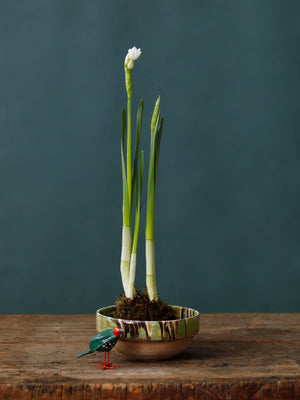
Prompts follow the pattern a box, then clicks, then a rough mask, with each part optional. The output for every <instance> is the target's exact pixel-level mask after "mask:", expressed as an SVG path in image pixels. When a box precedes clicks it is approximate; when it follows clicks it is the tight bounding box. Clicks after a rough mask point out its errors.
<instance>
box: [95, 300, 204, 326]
mask: <svg viewBox="0 0 300 400" xmlns="http://www.w3.org/2000/svg"><path fill="white" fill-rule="evenodd" d="M115 307H116V305H115V304H114V305H111V306H105V307H101V308H99V309H98V310H97V311H96V316H97V317H104V318H109V319H112V320H117V321H122V322H123V323H127V324H132V323H136V322H144V323H148V324H151V323H152V324H154V323H162V322H166V323H171V322H176V321H189V320H192V319H195V318H199V317H200V313H199V311H198V310H195V309H194V308H191V307H185V306H177V305H175V304H173V305H172V306H171V307H177V308H185V309H187V310H191V311H194V312H195V313H196V314H195V315H193V316H192V317H186V318H177V319H168V320H156V321H140V320H135V319H122V318H114V317H110V316H108V315H104V314H102V313H101V311H103V310H105V309H107V308H115Z"/></svg>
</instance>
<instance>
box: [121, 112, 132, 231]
mask: <svg viewBox="0 0 300 400" xmlns="http://www.w3.org/2000/svg"><path fill="white" fill-rule="evenodd" d="M125 132H126V111H125V108H123V109H122V122H121V163H122V182H123V223H124V224H125V225H127V226H130V225H131V221H130V209H129V198H128V188H127V178H126V167H125V157H124V147H125Z"/></svg>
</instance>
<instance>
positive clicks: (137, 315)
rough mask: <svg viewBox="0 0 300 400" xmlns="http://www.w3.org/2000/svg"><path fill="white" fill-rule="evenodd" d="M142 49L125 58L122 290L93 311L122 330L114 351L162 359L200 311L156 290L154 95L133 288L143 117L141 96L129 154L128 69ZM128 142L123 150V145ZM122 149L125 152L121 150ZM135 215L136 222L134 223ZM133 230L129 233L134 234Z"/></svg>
mask: <svg viewBox="0 0 300 400" xmlns="http://www.w3.org/2000/svg"><path fill="white" fill-rule="evenodd" d="M140 55H141V50H140V49H137V48H136V47H133V48H132V49H129V50H128V54H127V55H126V58H125V63H124V69H125V87H126V93H127V110H125V108H124V109H123V110H122V119H121V165H122V181H123V229H122V251H121V264H120V270H121V277H122V284H123V288H124V295H122V296H120V298H119V299H118V301H117V303H116V305H114V306H109V307H105V308H101V309H100V310H98V311H97V313H96V325H97V330H98V331H99V332H101V331H103V330H105V329H110V328H113V327H115V326H119V327H120V328H121V329H122V330H124V333H123V334H122V336H121V338H120V340H119V342H118V344H117V345H116V347H115V350H116V351H117V352H118V353H121V354H123V355H125V356H127V357H129V358H133V359H142V360H154V359H166V358H169V357H172V356H174V355H176V354H178V353H180V352H181V351H183V350H184V349H185V348H186V347H187V346H188V345H189V344H190V342H191V341H192V338H193V336H194V335H195V334H196V333H197V332H198V330H199V318H200V316H199V313H198V311H196V310H193V309H190V308H187V307H178V306H169V305H168V304H166V303H164V302H163V301H162V300H161V299H160V298H159V296H158V294H157V287H156V273H155V250H154V217H155V192H156V182H157V170H158V160H159V150H160V143H161V137H162V131H163V117H162V116H161V114H160V97H158V99H157V101H156V103H155V107H154V111H153V114H152V119H151V126H150V154H149V167H148V188H147V207H146V235H145V248H146V290H144V291H140V290H137V289H136V288H135V272H136V263H137V245H138V236H139V227H140V218H141V209H142V187H143V181H144V152H143V151H141V152H140V150H139V147H140V137H141V131H142V120H143V109H144V103H143V100H141V102H140V103H139V107H138V111H137V119H136V135H135V148H134V153H133V157H132V112H131V99H132V70H133V67H134V62H135V61H136V60H137V59H138V58H139V57H140ZM125 142H126V149H125ZM125 150H126V152H125ZM133 215H134V226H133V223H132V221H133ZM132 235H133V238H132Z"/></svg>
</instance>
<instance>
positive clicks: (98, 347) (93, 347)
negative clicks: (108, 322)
mask: <svg viewBox="0 0 300 400" xmlns="http://www.w3.org/2000/svg"><path fill="white" fill-rule="evenodd" d="M122 332H124V330H123V329H120V328H118V327H115V329H107V330H105V331H102V332H100V333H98V335H97V336H95V337H94V338H93V339H92V340H91V341H90V348H89V350H87V351H85V352H84V353H81V354H78V356H77V357H76V358H79V357H82V356H85V355H87V354H91V353H94V352H95V351H102V352H104V363H98V364H102V365H103V367H97V368H102V369H103V370H104V369H113V368H117V367H119V365H112V364H110V363H109V352H110V351H111V349H112V348H113V347H114V346H115V345H116V344H117V342H118V340H119V338H120V336H121V333H122ZM106 354H107V360H106Z"/></svg>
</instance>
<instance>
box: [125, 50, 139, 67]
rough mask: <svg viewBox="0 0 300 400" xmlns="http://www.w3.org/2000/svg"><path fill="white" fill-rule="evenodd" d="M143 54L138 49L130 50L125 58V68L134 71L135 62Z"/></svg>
mask: <svg viewBox="0 0 300 400" xmlns="http://www.w3.org/2000/svg"><path fill="white" fill-rule="evenodd" d="M141 54H142V51H141V49H137V48H136V47H133V48H132V49H128V53H127V56H126V58H125V66H126V67H127V68H128V69H132V68H133V67H134V61H136V60H137V59H138V58H139V56H140V55H141Z"/></svg>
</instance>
